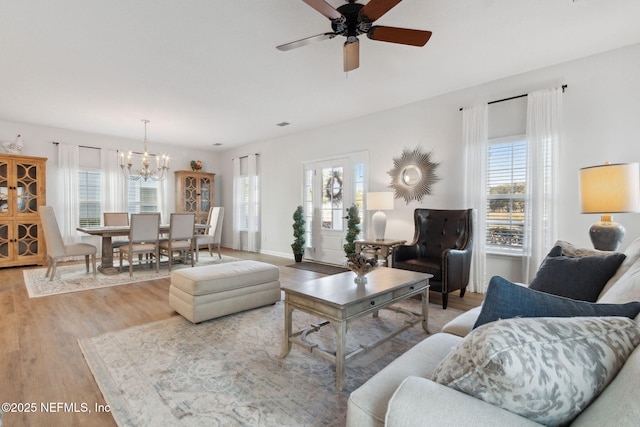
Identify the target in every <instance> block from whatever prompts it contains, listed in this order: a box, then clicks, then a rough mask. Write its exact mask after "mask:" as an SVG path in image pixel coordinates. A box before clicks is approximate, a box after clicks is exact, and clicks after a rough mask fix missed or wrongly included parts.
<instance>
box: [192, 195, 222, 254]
mask: <svg viewBox="0 0 640 427" xmlns="http://www.w3.org/2000/svg"><path fill="white" fill-rule="evenodd" d="M223 220H224V208H222V207H218V206H215V207H212V208H211V209H209V217H208V218H207V231H206V232H205V233H204V234H197V235H196V261H198V259H199V254H200V245H207V246H208V247H209V255H211V256H213V252H211V245H217V246H218V258H220V259H222V255H220V240H221V238H222V221H223Z"/></svg>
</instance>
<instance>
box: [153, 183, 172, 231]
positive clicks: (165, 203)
mask: <svg viewBox="0 0 640 427" xmlns="http://www.w3.org/2000/svg"><path fill="white" fill-rule="evenodd" d="M168 179H169V177H168V176H166V177H165V178H164V179H163V180H161V181H157V182H156V184H157V186H158V187H157V191H158V193H157V194H158V209H159V211H160V223H161V224H169V217H170V211H169V198H168V197H167V180H168Z"/></svg>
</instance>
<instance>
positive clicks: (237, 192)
mask: <svg viewBox="0 0 640 427" xmlns="http://www.w3.org/2000/svg"><path fill="white" fill-rule="evenodd" d="M241 200H242V177H241V176H240V157H236V158H235V159H233V221H232V223H233V241H232V247H233V249H235V250H240V249H242V241H241V236H240V228H241V216H240V215H241V212H240V206H239V205H240V201H241Z"/></svg>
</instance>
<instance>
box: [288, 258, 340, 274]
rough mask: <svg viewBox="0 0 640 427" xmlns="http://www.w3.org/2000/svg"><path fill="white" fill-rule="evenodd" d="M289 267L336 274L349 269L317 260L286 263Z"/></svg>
mask: <svg viewBox="0 0 640 427" xmlns="http://www.w3.org/2000/svg"><path fill="white" fill-rule="evenodd" d="M287 267H290V268H297V269H298V270H307V271H313V272H315V273H322V274H338V273H344V272H346V271H349V269H347V268H344V267H339V266H337V265H329V264H321V263H319V262H307V261H303V262H296V263H295V264H291V265H287Z"/></svg>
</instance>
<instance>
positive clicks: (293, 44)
mask: <svg viewBox="0 0 640 427" xmlns="http://www.w3.org/2000/svg"><path fill="white" fill-rule="evenodd" d="M335 36H336V33H324V34H318V35H317V36H311V37H307V38H306V39H301V40H296V41H294V42H291V43H286V44H281V45H280V46H276V49H278V50H283V51H287V50H291V49H295V48H297V47H302V46H306V45H308V44H311V43H315V42H319V41H322V40H328V39H332V38H334V37H335Z"/></svg>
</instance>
